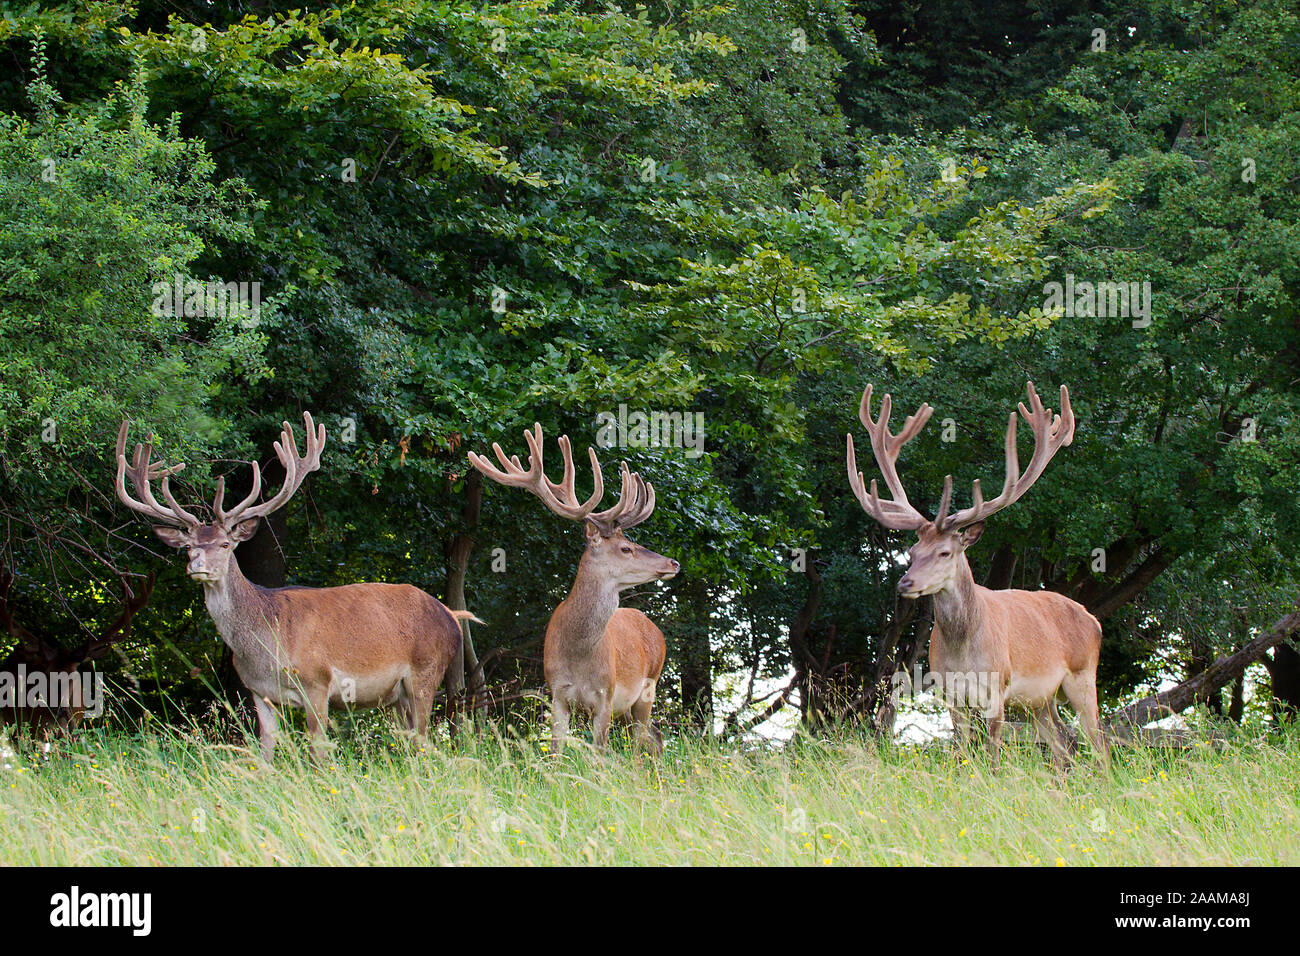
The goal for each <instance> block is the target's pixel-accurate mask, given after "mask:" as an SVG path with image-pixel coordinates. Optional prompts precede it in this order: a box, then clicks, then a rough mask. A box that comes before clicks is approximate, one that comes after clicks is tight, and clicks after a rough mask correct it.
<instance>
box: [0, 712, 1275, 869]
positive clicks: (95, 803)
mask: <svg viewBox="0 0 1300 956" xmlns="http://www.w3.org/2000/svg"><path fill="white" fill-rule="evenodd" d="M1298 817H1300V734H1297V733H1292V734H1290V736H1274V737H1272V738H1270V739H1264V738H1257V739H1252V738H1249V737H1246V736H1241V737H1238V738H1236V739H1231V740H1229V741H1228V742H1227V743H1226V744H1225V745H1223V747H1222V748H1211V747H1208V746H1207V747H1200V748H1195V749H1193V750H1191V751H1163V750H1152V749H1135V748H1127V747H1126V748H1117V749H1116V752H1115V757H1114V760H1113V764H1112V767H1111V768H1110V770H1109V771H1104V770H1102V769H1100V768H1098V767H1096V766H1093V765H1092V764H1090V763H1089V762H1088V761H1087V760H1086V759H1085V760H1083V761H1082V762H1081V763H1080V764H1079V765H1078V766H1077V767H1076V769H1075V770H1073V771H1072V772H1071V773H1070V774H1069V775H1067V776H1065V777H1064V778H1062V777H1060V776H1059V775H1057V774H1056V773H1055V772H1054V771H1053V770H1052V768H1051V767H1050V765H1049V764H1048V762H1047V761H1046V760H1045V759H1044V758H1043V756H1042V755H1041V754H1040V753H1039V752H1038V751H1037V750H1035V749H1034V748H1032V747H1028V746H1025V745H1021V746H1018V747H1008V748H1004V759H1003V762H1002V766H1001V767H1000V768H999V770H998V771H997V772H993V771H991V770H990V768H989V767H988V765H987V763H985V762H984V761H983V760H982V759H979V758H976V759H974V760H967V759H965V758H963V757H961V756H960V755H956V754H953V753H951V752H949V751H947V750H946V749H943V748H937V747H932V748H924V749H921V748H915V747H904V748H899V749H892V748H881V747H878V746H877V745H876V744H875V743H874V742H873V741H872V740H871V739H870V738H868V737H864V736H856V735H854V734H852V733H847V732H846V733H843V734H837V735H834V736H831V737H828V738H825V739H807V738H801V739H797V740H796V741H795V742H793V743H791V744H789V745H787V746H786V747H784V748H782V749H780V750H777V749H772V748H763V747H759V748H750V749H746V748H744V747H741V746H740V745H736V744H730V743H720V742H716V741H697V740H689V739H680V738H679V739H674V740H671V741H670V743H669V748H668V751H667V752H666V753H665V755H664V757H663V758H661V759H660V760H659V761H653V760H650V759H649V758H640V759H638V758H636V757H635V756H633V755H632V753H631V748H630V747H628V746H626V745H624V746H623V747H622V748H616V749H615V750H614V751H613V752H611V753H608V754H600V753H596V752H593V751H592V750H591V749H590V748H589V747H587V746H584V745H581V744H579V745H576V746H573V747H570V748H569V749H568V750H566V752H565V753H564V754H563V755H560V756H557V755H555V754H550V753H546V752H545V751H544V749H543V745H541V744H539V743H537V742H536V741H529V740H520V739H515V738H511V737H509V736H504V735H502V734H500V733H498V732H497V731H496V730H495V729H493V728H487V729H482V730H480V731H478V732H477V733H475V734H462V735H461V737H460V738H459V739H457V740H455V741H447V740H444V741H442V742H440V743H434V744H431V745H429V746H428V747H427V748H425V749H424V750H421V749H420V748H419V747H418V746H417V745H414V744H412V743H410V742H409V741H405V740H399V739H397V738H396V737H395V735H393V734H392V733H385V734H382V735H379V736H374V735H370V736H366V735H361V736H356V735H354V736H353V737H352V738H350V739H349V738H346V737H345V739H344V741H343V743H342V744H341V745H340V746H338V747H337V748H336V749H335V750H334V751H333V752H332V754H331V756H330V758H329V760H328V761H327V762H326V763H325V764H323V765H322V766H320V767H315V766H312V765H311V763H310V761H309V760H308V759H307V757H306V755H305V753H304V746H303V741H302V739H301V736H300V735H295V736H292V737H290V739H289V740H288V741H287V742H284V743H282V744H281V751H280V752H279V753H277V756H276V760H275V763H274V765H272V766H267V765H265V764H263V763H262V762H261V761H260V760H259V759H258V758H257V757H256V756H255V750H254V749H252V748H250V747H245V746H231V745H228V744H222V743H215V742H212V741H211V740H209V739H205V738H203V737H202V736H200V735H197V734H180V733H177V732H174V731H163V730H156V729H155V730H151V731H149V730H144V729H140V730H137V731H136V732H134V733H126V732H123V731H106V730H98V731H94V732H91V733H88V734H87V735H85V736H83V737H82V738H80V739H79V740H78V741H76V742H74V743H72V744H65V745H63V746H61V747H56V749H55V750H54V751H53V752H52V753H51V754H49V755H48V756H45V757H34V756H31V755H24V754H22V753H14V752H13V751H12V750H7V751H6V756H5V757H4V759H2V760H0V831H2V832H3V833H4V835H5V839H4V840H3V842H2V843H0V863H7V864H108V865H114V864H381V863H382V864H420V865H428V864H453V863H455V864H573V863H592V864H723V865H732V864H738V865H743V864H771V863H775V864H807V865H816V866H835V865H845V864H888V865H892V864H902V865H916V864H920V865H928V864H962V863H970V864H990V863H999V864H1029V865H1040V866H1052V865H1069V866H1078V865H1082V866H1089V865H1114V864H1143V865H1151V864H1181V865H1188V864H1191V865H1203V864H1211V865H1214V864H1291V865H1295V864H1297V863H1300V837H1298V836H1297V832H1298V831H1300V826H1297V824H1298V823H1300V820H1298Z"/></svg>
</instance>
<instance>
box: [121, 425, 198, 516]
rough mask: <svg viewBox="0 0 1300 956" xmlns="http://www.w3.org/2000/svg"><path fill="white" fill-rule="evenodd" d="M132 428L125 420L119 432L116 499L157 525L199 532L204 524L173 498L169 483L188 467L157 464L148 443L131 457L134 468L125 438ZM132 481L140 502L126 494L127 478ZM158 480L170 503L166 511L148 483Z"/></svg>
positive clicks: (180, 464)
mask: <svg viewBox="0 0 1300 956" xmlns="http://www.w3.org/2000/svg"><path fill="white" fill-rule="evenodd" d="M129 428H130V420H129V419H125V418H124V419H122V424H121V426H120V427H119V428H118V430H117V449H116V451H117V483H116V487H117V497H118V500H119V501H121V502H122V504H124V505H126V506H127V507H128V508H130V509H131V510H132V511H138V512H139V513H140V514H143V515H147V516H148V517H150V518H153V519H155V520H157V521H163V522H165V523H167V524H170V525H177V526H179V527H182V528H197V527H198V526H199V525H200V524H202V522H201V521H199V519H198V518H196V517H195V516H194V515H192V514H190V512H188V511H186V510H185V509H184V508H182V507H181V506H180V505H179V504H177V503H176V499H175V498H174V497H173V496H172V492H171V486H170V484H169V482H168V479H169V478H170V477H171V476H172V475H174V474H176V473H177V472H178V471H181V470H182V469H183V468H184V467H185V463H184V462H178V463H177V464H175V465H171V466H170V467H169V466H167V465H165V464H163V463H162V462H154V461H153V460H152V459H153V443H152V442H146V443H144V444H143V445H139V444H137V445H136V446H135V452H134V453H133V454H132V456H131V465H130V467H128V466H127V463H126V435H127V431H128V429H129ZM128 475H129V476H130V477H131V485H132V486H133V487H134V488H135V490H136V494H138V495H139V496H140V499H141V500H136V499H135V498H132V497H131V495H130V493H129V492H128V491H127V490H126V478H127V476H128ZM155 478H161V479H162V494H163V498H164V500H166V502H167V507H163V506H162V505H160V504H159V503H158V500H157V499H156V498H154V496H153V489H152V488H150V487H149V482H150V481H152V480H153V479H155Z"/></svg>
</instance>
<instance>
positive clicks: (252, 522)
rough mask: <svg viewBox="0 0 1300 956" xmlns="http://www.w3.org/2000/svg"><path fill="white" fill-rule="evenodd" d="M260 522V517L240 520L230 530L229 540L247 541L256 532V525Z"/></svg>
mask: <svg viewBox="0 0 1300 956" xmlns="http://www.w3.org/2000/svg"><path fill="white" fill-rule="evenodd" d="M261 523H262V519H261V518H249V519H248V520H247V521H241V522H239V524H237V525H235V526H234V527H233V528H232V529H231V530H230V540H231V541H247V540H248V539H249V538H251V537H252V536H253V535H255V534H257V526H258V525H259V524H261Z"/></svg>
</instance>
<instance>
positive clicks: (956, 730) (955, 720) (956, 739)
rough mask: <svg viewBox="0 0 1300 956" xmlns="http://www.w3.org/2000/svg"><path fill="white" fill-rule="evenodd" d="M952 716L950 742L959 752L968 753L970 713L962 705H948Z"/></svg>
mask: <svg viewBox="0 0 1300 956" xmlns="http://www.w3.org/2000/svg"><path fill="white" fill-rule="evenodd" d="M948 715H949V716H950V717H951V718H952V743H953V746H954V747H955V748H956V750H957V751H958V752H959V753H962V754H966V755H967V756H969V755H970V714H969V712H967V710H966V709H965V708H964V707H949V708H948Z"/></svg>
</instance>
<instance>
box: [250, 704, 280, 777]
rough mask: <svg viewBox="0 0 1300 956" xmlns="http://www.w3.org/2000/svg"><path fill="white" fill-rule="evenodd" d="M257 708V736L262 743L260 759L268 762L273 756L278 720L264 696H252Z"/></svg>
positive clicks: (273, 709) (271, 705)
mask: <svg viewBox="0 0 1300 956" xmlns="http://www.w3.org/2000/svg"><path fill="white" fill-rule="evenodd" d="M253 704H254V706H256V708H257V738H258V740H259V741H260V742H261V744H262V759H263V760H265V761H266V762H267V763H270V762H271V760H272V758H273V757H274V756H275V732H276V730H277V729H278V727H279V721H278V720H277V718H276V715H275V706H274V705H273V704H272V703H271V702H270V701H269V700H267V699H266V698H265V697H262V696H261V695H258V696H257V697H255V698H253Z"/></svg>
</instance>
